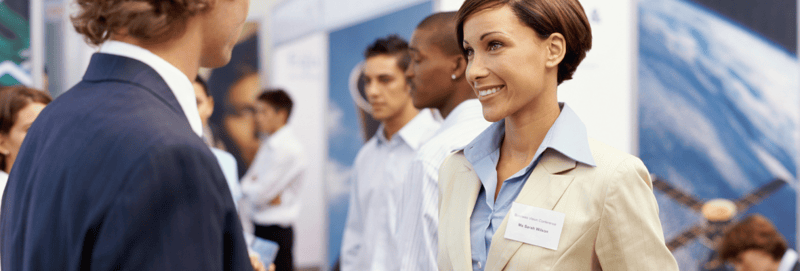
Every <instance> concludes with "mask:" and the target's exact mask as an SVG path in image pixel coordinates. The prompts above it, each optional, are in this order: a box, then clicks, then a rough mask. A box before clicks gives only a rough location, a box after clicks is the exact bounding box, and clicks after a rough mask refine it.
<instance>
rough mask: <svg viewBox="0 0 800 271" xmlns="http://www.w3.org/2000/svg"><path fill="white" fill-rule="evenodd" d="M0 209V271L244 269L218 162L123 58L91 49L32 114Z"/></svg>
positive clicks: (148, 74)
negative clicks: (78, 69) (67, 83)
mask: <svg viewBox="0 0 800 271" xmlns="http://www.w3.org/2000/svg"><path fill="white" fill-rule="evenodd" d="M0 214H1V215H0V238H1V239H0V252H2V254H1V255H2V269H3V270H23V271H24V270H252V267H251V266H250V261H249V257H248V253H247V247H246V245H245V241H244V237H243V235H242V227H241V223H240V222H239V219H238V216H237V214H236V209H235V207H234V203H233V199H232V198H231V194H230V192H228V187H227V184H226V182H225V178H224V176H223V174H222V172H221V170H220V168H219V165H218V164H217V161H216V159H215V158H214V156H213V154H212V153H211V151H210V150H209V148H208V147H206V145H205V144H204V143H203V141H202V140H201V139H200V137H198V136H197V134H195V133H194V132H193V131H192V129H191V127H190V126H189V123H188V121H187V119H186V116H185V115H184V113H183V110H182V109H181V107H180V105H179V104H178V101H177V100H176V98H175V96H174V95H173V94H172V92H171V91H170V89H169V87H168V86H167V84H166V83H165V82H164V80H163V79H162V78H161V77H160V76H159V75H158V73H156V71H155V70H153V69H152V68H150V67H149V66H147V65H145V64H144V63H142V62H139V61H137V60H133V59H130V58H125V57H120V56H114V55H108V54H101V53H97V54H95V55H94V56H92V60H91V62H90V65H89V68H88V70H87V72H86V74H85V75H84V78H83V81H81V82H80V83H79V84H78V85H76V86H75V87H73V88H72V89H71V90H70V91H68V92H66V93H65V94H63V95H62V96H61V97H58V99H56V100H55V101H53V102H52V103H51V104H50V105H48V106H47V107H46V108H45V109H44V110H43V111H42V113H41V114H40V115H39V117H38V119H37V120H36V121H35V122H34V123H33V125H32V126H31V128H30V130H29V131H28V134H27V136H26V139H25V141H24V143H23V144H22V149H21V150H20V155H19V157H18V158H17V160H16V163H15V164H14V167H13V170H11V174H10V177H9V181H8V186H7V188H6V190H5V193H4V198H3V202H2V213H0Z"/></svg>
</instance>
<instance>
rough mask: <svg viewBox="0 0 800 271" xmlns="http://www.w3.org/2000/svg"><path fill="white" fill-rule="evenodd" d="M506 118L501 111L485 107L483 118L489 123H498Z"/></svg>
mask: <svg viewBox="0 0 800 271" xmlns="http://www.w3.org/2000/svg"><path fill="white" fill-rule="evenodd" d="M505 117H506V116H505V115H504V114H503V112H500V110H496V109H494V108H486V107H483V118H484V119H486V121H488V122H498V121H500V120H501V119H503V118H505Z"/></svg>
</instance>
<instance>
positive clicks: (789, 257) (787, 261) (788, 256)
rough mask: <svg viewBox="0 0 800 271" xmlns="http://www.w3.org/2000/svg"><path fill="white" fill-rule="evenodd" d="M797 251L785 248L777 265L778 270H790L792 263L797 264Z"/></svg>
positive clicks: (792, 266)
mask: <svg viewBox="0 0 800 271" xmlns="http://www.w3.org/2000/svg"><path fill="white" fill-rule="evenodd" d="M797 258H798V257H797V251H794V249H791V248H790V249H787V250H786V252H785V253H783V257H782V258H781V263H780V264H779V265H778V271H792V268H794V265H795V264H797Z"/></svg>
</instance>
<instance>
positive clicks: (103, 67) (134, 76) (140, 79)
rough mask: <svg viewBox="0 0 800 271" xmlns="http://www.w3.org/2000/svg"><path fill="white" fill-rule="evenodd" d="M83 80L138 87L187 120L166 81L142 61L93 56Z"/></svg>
mask: <svg viewBox="0 0 800 271" xmlns="http://www.w3.org/2000/svg"><path fill="white" fill-rule="evenodd" d="M83 80H84V81H89V82H96V81H121V82H125V83H129V84H132V85H138V86H140V87H142V88H143V89H145V90H147V91H148V92H150V93H151V94H152V95H154V96H155V97H156V98H157V99H158V100H160V101H161V102H163V103H164V104H165V105H167V106H168V107H169V108H170V109H172V110H173V111H175V112H176V113H178V115H180V116H181V117H182V118H184V119H186V114H184V112H183V109H181V106H180V104H179V103H178V99H177V98H175V95H174V94H172V91H171V90H170V88H169V86H168V85H167V83H166V82H165V81H164V79H162V78H161V76H160V75H159V74H158V73H157V72H156V71H155V70H153V68H150V66H147V65H146V64H144V63H142V62H141V61H138V60H135V59H131V58H127V57H122V56H116V55H110V54H103V53H95V54H94V55H92V59H91V61H90V62H89V67H88V68H87V69H86V74H84V76H83ZM187 121H188V119H187Z"/></svg>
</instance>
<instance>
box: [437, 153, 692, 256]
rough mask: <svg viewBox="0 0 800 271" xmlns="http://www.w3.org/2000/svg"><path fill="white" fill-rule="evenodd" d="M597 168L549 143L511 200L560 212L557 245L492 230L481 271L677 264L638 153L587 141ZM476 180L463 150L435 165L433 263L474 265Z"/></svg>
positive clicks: (476, 177) (503, 227)
mask: <svg viewBox="0 0 800 271" xmlns="http://www.w3.org/2000/svg"><path fill="white" fill-rule="evenodd" d="M589 146H590V148H591V151H592V156H593V157H594V160H595V163H596V164H597V166H596V167H591V166H587V165H584V164H580V163H577V162H575V161H574V160H572V159H570V158H569V157H566V156H564V155H562V154H561V153H559V152H557V151H554V150H552V149H548V150H547V151H545V152H544V153H543V154H542V158H541V160H539V164H538V166H537V167H536V168H534V170H533V172H532V173H531V176H530V177H529V178H528V180H527V182H526V183H525V185H524V186H523V188H522V191H521V192H520V194H519V196H518V197H517V199H516V200H515V202H517V203H521V204H525V205H529V206H535V207H539V208H544V209H549V210H554V211H557V212H561V213H564V214H565V215H566V218H565V220H564V228H563V230H562V232H561V238H560V241H559V244H558V249H557V250H550V249H546V248H543V247H538V246H534V245H529V244H524V243H521V242H517V241H513V240H509V239H506V238H504V235H505V232H506V224H507V223H508V215H506V217H505V219H504V220H503V223H502V224H501V225H500V228H499V229H498V230H497V232H495V235H494V237H492V244H491V247H490V248H489V255H488V258H487V261H486V265H485V270H557V271H561V270H569V271H573V270H612V271H617V270H636V271H643V270H658V271H670V270H678V265H677V262H676V261H675V258H674V257H673V256H672V253H670V251H669V250H668V249H667V246H666V245H665V244H664V234H663V231H662V229H661V221H659V219H658V205H657V204H656V199H655V196H654V195H653V186H652V183H651V181H650V175H649V173H648V172H647V168H645V166H644V164H642V162H641V160H639V159H638V158H636V157H634V156H632V155H629V154H626V153H623V152H620V151H618V150H616V149H613V148H611V147H609V146H607V145H605V144H603V143H600V142H598V141H595V140H592V139H590V140H589ZM480 187H481V182H480V180H479V179H478V175H477V174H476V173H475V171H474V170H473V169H472V165H471V164H470V163H469V161H467V159H466V158H465V157H464V154H463V151H461V152H456V153H454V154H452V155H451V156H450V157H448V158H447V159H446V160H445V162H444V163H443V164H442V167H441V169H440V171H439V199H440V200H439V255H438V265H439V270H458V271H463V270H472V256H471V255H472V254H471V246H470V215H471V214H472V210H473V208H474V207H475V201H476V200H477V198H478V192H479V191H480Z"/></svg>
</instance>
